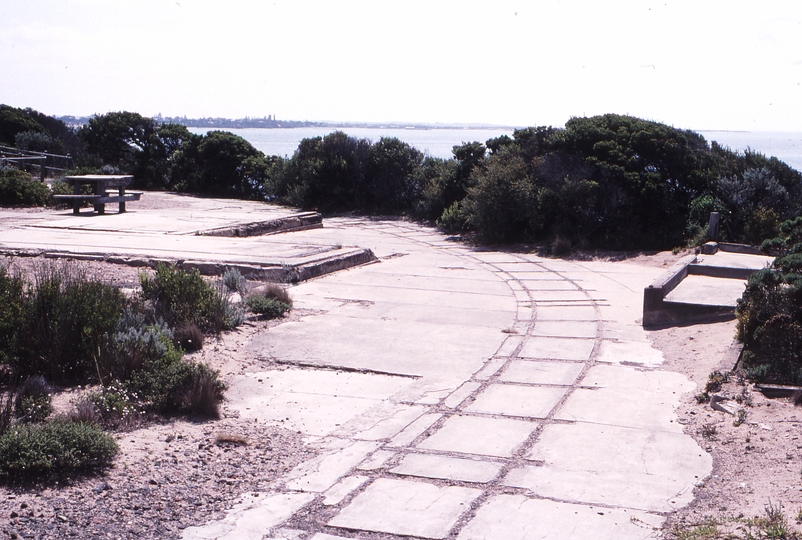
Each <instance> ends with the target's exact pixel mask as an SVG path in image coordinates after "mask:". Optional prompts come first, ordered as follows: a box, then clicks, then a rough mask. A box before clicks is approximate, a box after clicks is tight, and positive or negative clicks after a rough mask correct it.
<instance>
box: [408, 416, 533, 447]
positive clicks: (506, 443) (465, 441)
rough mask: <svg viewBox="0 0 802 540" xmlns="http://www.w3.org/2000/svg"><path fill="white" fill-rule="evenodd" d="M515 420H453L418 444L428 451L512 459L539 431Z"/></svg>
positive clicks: (528, 424) (527, 422)
mask: <svg viewBox="0 0 802 540" xmlns="http://www.w3.org/2000/svg"><path fill="white" fill-rule="evenodd" d="M537 426H538V425H537V424H536V423H534V422H529V421H525V420H516V419H512V418H487V417H481V416H452V417H451V418H449V419H448V420H446V422H445V423H444V424H443V427H441V428H440V429H439V430H438V431H437V432H435V433H434V434H433V435H431V436H430V437H429V438H427V439H426V440H424V441H423V442H421V443H419V444H418V447H419V448H424V449H426V450H441V451H443V452H459V453H462V454H476V455H485V456H498V457H511V456H512V455H513V453H514V452H515V450H516V449H517V448H518V447H519V446H520V445H521V444H523V443H524V442H525V441H526V440H527V439H528V438H529V435H530V434H531V433H532V432H533V431H534V430H535V429H536V428H537Z"/></svg>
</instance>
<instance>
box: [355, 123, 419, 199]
mask: <svg viewBox="0 0 802 540" xmlns="http://www.w3.org/2000/svg"><path fill="white" fill-rule="evenodd" d="M422 162H423V154H422V153H421V152H420V151H418V150H416V149H415V148H413V147H412V146H410V145H409V144H407V143H405V142H402V141H400V140H399V139H397V138H395V137H382V138H381V139H379V141H378V142H377V143H376V144H374V145H373V146H372V148H371V152H370V163H369V165H368V171H367V174H366V180H367V186H366V187H365V189H366V191H367V193H366V194H365V196H366V198H367V201H366V202H367V205H368V207H369V209H370V210H371V211H374V212H389V213H403V212H409V211H410V210H411V209H412V208H413V207H414V205H415V202H416V201H417V200H418V199H419V198H420V192H421V185H420V182H419V180H420V178H419V175H418V174H417V172H418V170H419V169H420V167H421V164H422Z"/></svg>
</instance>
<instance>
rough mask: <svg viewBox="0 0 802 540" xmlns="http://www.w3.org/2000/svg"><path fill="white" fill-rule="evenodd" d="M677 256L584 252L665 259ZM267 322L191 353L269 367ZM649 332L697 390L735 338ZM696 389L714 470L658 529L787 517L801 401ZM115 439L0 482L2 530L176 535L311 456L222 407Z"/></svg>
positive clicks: (689, 420)
mask: <svg viewBox="0 0 802 540" xmlns="http://www.w3.org/2000/svg"><path fill="white" fill-rule="evenodd" d="M684 254H686V253H671V252H663V253H657V254H638V255H627V256H620V255H612V256H611V255H609V254H606V255H605V254H601V255H600V254H594V255H593V256H592V257H588V258H596V259H606V260H622V259H626V260H627V262H629V263H634V264H643V265H649V266H660V267H668V266H671V265H672V264H673V263H674V262H675V261H676V260H677V259H679V258H680V257H682V256H683V255H684ZM2 262H3V260H2V259H0V263H2ZM6 262H7V261H6ZM45 263H46V261H42V260H40V259H23V258H18V259H15V260H14V261H12V267H17V268H20V269H22V270H23V271H24V270H26V269H30V268H32V267H33V266H34V265H36V264H45ZM80 265H81V267H82V268H83V269H84V270H85V271H86V272H87V273H88V274H89V275H94V276H100V277H102V278H103V279H104V280H106V281H109V282H111V283H113V284H116V285H119V286H122V287H128V288H132V287H135V286H136V285H137V283H138V275H139V272H140V271H141V270H140V269H137V268H131V267H127V266H121V265H114V264H107V263H102V262H81V263H80ZM300 315H301V314H300V313H295V314H292V315H291V317H298V316H300ZM269 324H277V323H275V322H274V323H265V322H262V321H258V320H253V319H251V320H248V321H246V324H244V325H243V326H242V327H240V328H239V329H237V330H236V331H234V332H230V333H227V334H225V335H223V336H221V337H220V338H210V339H208V340H207V343H206V344H205V346H204V349H203V350H202V351H200V352H198V353H195V354H194V355H193V356H192V357H193V358H194V359H197V360H203V361H205V362H208V363H210V364H211V365H212V366H213V367H214V368H215V369H219V370H221V374H222V377H223V378H224V379H229V380H230V378H231V377H233V376H234V375H236V374H238V373H242V372H247V371H257V370H264V369H268V368H269V367H270V366H266V365H264V361H263V360H260V359H258V358H257V357H255V355H253V354H252V353H249V352H248V351H247V349H246V347H245V346H244V345H245V343H246V342H247V340H248V339H249V337H250V336H251V335H253V334H254V333H256V332H260V331H264V330H265V328H266V326H267V325H269ZM649 335H650V338H651V339H652V341H653V344H654V346H655V347H656V348H658V349H660V350H661V351H662V352H663V354H664V356H665V364H664V365H663V367H662V369H666V370H670V371H677V372H680V373H683V374H685V375H686V376H687V377H689V378H690V379H691V380H692V381H694V382H695V383H696V384H697V392H701V391H702V390H704V387H705V384H706V383H707V381H708V376H709V374H710V373H711V372H713V371H715V370H716V369H718V367H719V364H720V362H721V360H722V357H723V355H724V353H725V351H726V349H727V348H728V347H729V345H730V343H731V342H732V340H733V338H734V336H735V321H734V320H733V321H727V322H718V323H714V324H700V325H693V326H685V327H674V328H667V329H662V330H655V331H651V332H650V333H649ZM79 392H80V391H79V390H71V391H69V392H65V393H63V394H61V395H60V396H58V397H57V399H56V402H57V404H58V405H59V406H60V407H61V408H62V409H64V408H68V407H69V406H70V401H71V400H72V399H75V397H77V395H78V393H79ZM697 392H691V393H689V394H687V395H685V396H683V401H682V405H681V407H680V408H679V410H678V414H679V418H680V422H681V423H683V424H684V425H685V430H686V432H687V433H688V434H690V435H692V436H693V437H694V438H695V439H696V440H697V441H698V442H699V444H700V445H701V446H702V447H703V448H705V450H707V451H708V452H710V453H711V454H712V455H713V472H712V474H711V476H710V477H708V478H706V479H704V480H703V481H702V482H700V484H699V485H698V486H697V487H696V488H695V490H694V495H695V499H694V502H693V503H692V504H691V505H690V506H688V507H686V508H683V509H680V510H679V511H678V512H676V513H675V514H673V515H671V516H669V519H668V522H667V525H666V529H667V530H668V529H671V528H672V527H675V526H677V525H678V524H679V525H682V524H688V523H697V522H700V521H701V520H703V519H704V518H707V517H711V516H713V517H716V518H723V519H729V518H737V517H739V516H746V517H751V516H757V515H761V514H763V513H764V508H765V507H767V506H768V505H771V506H773V507H777V506H778V505H781V506H782V508H783V510H784V511H785V513H786V515H787V516H789V518H790V520H791V522H792V523H793V522H794V521H795V520H796V518H797V515H798V513H799V509H800V508H802V453H800V452H799V449H800V448H802V439H801V438H800V429H799V428H800V423H802V409H801V408H798V407H795V406H794V405H793V403H791V401H790V400H787V399H785V400H784V399H767V398H765V397H763V395H762V394H760V392H757V391H755V390H753V388H752V385H751V384H748V383H745V382H744V381H743V380H741V379H740V378H739V377H738V376H736V375H733V376H731V377H730V379H729V382H726V383H725V384H724V385H723V388H722V392H723V393H726V394H728V395H729V396H731V397H733V398H735V397H738V401H739V402H740V403H738V402H736V401H735V400H733V403H734V404H735V405H736V406H737V407H739V408H743V410H745V411H746V412H745V418H743V420H744V421H743V422H737V420H738V418H739V417H738V416H733V415H730V414H727V413H725V412H721V411H717V410H714V409H712V408H711V406H710V404H709V403H701V404H700V403H698V402H697V400H696V398H695V394H696V393H697ZM232 434H233V435H236V436H239V438H242V439H245V440H247V444H237V443H231V442H220V441H219V439H221V438H223V439H225V438H237V437H228V435H232ZM115 437H116V439H117V441H118V444H119V445H120V454H119V455H118V457H117V459H116V460H115V462H114V465H113V466H112V468H111V469H109V470H108V471H105V472H104V473H102V474H100V475H97V476H93V477H79V478H75V479H72V480H70V481H68V482H66V483H62V484H58V483H51V484H49V485H35V486H3V487H0V536H3V537H7V538H110V537H113V538H144V539H147V538H154V539H155V538H177V537H179V536H180V531H181V530H182V529H183V528H185V527H187V526H189V525H197V524H201V523H203V522H205V521H208V520H211V519H218V518H221V517H223V516H224V515H225V511H226V510H227V509H229V508H230V507H231V506H232V505H233V504H234V503H236V502H237V499H238V497H239V496H240V495H241V494H243V493H246V492H249V491H259V490H264V489H266V488H267V487H268V486H269V485H270V483H271V482H272V481H273V480H274V479H276V478H278V477H280V476H282V475H283V474H285V473H286V472H287V471H288V470H290V469H291V468H292V467H294V466H295V465H296V464H298V463H300V462H301V461H304V460H306V459H309V458H310V457H311V456H312V452H311V451H310V450H309V449H307V448H305V447H304V445H303V441H302V438H301V435H300V434H299V433H297V432H291V431H288V430H285V429H282V428H280V427H271V426H266V425H260V424H258V423H256V422H254V421H250V420H248V421H246V420H240V419H238V418H237V415H236V413H235V412H233V411H229V410H227V409H226V407H225V405H224V406H223V407H222V418H221V419H220V420H217V421H195V420H193V419H184V418H176V419H167V420H162V421H158V422H155V423H150V424H147V425H144V426H142V427H140V428H138V429H133V430H131V431H123V432H118V433H116V434H115ZM797 526H798V525H797Z"/></svg>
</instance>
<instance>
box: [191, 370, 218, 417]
mask: <svg viewBox="0 0 802 540" xmlns="http://www.w3.org/2000/svg"><path fill="white" fill-rule="evenodd" d="M184 365H186V366H189V367H188V368H186V372H185V375H184V380H183V387H182V388H181V410H183V411H184V412H187V413H190V414H197V415H200V416H208V417H212V418H218V417H219V416H220V411H219V405H220V402H221V401H222V400H223V392H224V391H225V390H226V386H225V384H224V383H223V382H222V381H220V378H219V376H220V373H219V372H217V371H214V370H212V369H211V368H209V366H207V365H206V364H194V363H193V364H186V363H185V364H184Z"/></svg>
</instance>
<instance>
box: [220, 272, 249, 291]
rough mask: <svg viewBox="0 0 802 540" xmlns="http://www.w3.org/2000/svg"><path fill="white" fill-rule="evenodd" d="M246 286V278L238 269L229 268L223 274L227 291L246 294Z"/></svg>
mask: <svg viewBox="0 0 802 540" xmlns="http://www.w3.org/2000/svg"><path fill="white" fill-rule="evenodd" d="M246 284H247V282H246V281H245V278H244V277H242V274H241V273H240V271H239V270H237V269H236V268H227V269H226V271H225V272H223V285H225V287H226V289H228V290H229V291H232V292H238V293H240V294H244V293H245V286H246Z"/></svg>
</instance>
